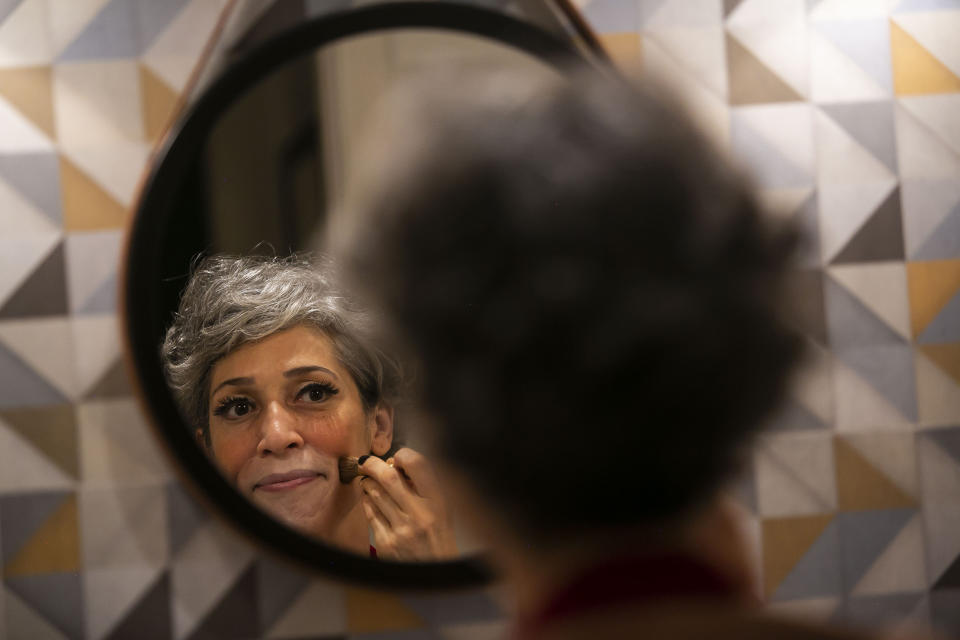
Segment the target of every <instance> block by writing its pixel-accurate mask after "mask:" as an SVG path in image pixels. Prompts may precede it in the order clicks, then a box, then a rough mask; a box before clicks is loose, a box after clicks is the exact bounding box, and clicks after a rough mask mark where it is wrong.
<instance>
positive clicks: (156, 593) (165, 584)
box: [104, 571, 173, 640]
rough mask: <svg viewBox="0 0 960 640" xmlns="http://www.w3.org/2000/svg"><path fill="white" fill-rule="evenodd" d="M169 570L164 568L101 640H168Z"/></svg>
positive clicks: (170, 622) (170, 639) (171, 630)
mask: <svg viewBox="0 0 960 640" xmlns="http://www.w3.org/2000/svg"><path fill="white" fill-rule="evenodd" d="M171 627H173V616H172V615H171V603H170V573H169V572H168V571H164V572H163V573H162V574H160V577H159V578H157V581H156V582H154V583H153V586H152V587H150V589H149V590H148V591H147V592H146V593H145V594H144V595H142V596H140V599H139V600H138V601H137V603H136V604H135V605H134V606H133V607H131V609H130V611H129V612H128V613H127V614H126V615H125V616H124V617H123V620H121V621H120V622H119V623H117V625H116V626H115V627H114V628H113V629H112V630H111V631H110V634H109V635H108V636H106V638H104V640H128V639H129V638H136V639H137V640H172V638H173V629H172V628H171Z"/></svg>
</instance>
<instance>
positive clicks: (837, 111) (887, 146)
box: [820, 101, 897, 173]
mask: <svg viewBox="0 0 960 640" xmlns="http://www.w3.org/2000/svg"><path fill="white" fill-rule="evenodd" d="M820 108H821V109H823V110H824V111H825V112H826V113H827V115H829V116H830V117H831V118H832V119H833V121H834V122H836V123H837V124H839V125H840V126H841V127H842V128H843V130H844V131H846V132H847V133H849V134H850V136H851V137H852V138H853V139H854V140H856V141H857V142H859V143H860V144H862V145H863V146H864V147H865V148H866V149H867V150H868V151H870V153H872V154H873V156H874V157H875V158H876V159H877V160H879V161H880V162H882V163H883V164H885V165H886V166H887V168H888V169H890V171H892V172H893V173H897V142H896V134H895V133H894V132H895V126H894V116H893V103H892V102H886V101H884V102H850V103H841V104H822V105H820Z"/></svg>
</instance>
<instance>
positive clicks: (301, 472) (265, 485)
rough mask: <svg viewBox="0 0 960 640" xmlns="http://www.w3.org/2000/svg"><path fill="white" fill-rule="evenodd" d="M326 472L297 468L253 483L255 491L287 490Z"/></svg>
mask: <svg viewBox="0 0 960 640" xmlns="http://www.w3.org/2000/svg"><path fill="white" fill-rule="evenodd" d="M320 476H324V477H326V476H325V474H323V473H321V472H319V471H312V470H309V469H297V470H296V471H288V472H286V473H271V474H270V475H268V476H266V477H264V478H262V479H261V480H260V481H259V482H257V484H255V485H253V490H254V491H286V490H287V489H294V488H296V487H299V486H301V485H304V484H307V483H308V482H313V481H314V480H316V479H317V478H319V477H320Z"/></svg>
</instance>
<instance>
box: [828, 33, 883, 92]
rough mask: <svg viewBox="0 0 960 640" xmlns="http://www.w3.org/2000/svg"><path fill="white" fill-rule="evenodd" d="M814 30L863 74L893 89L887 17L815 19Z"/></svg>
mask: <svg viewBox="0 0 960 640" xmlns="http://www.w3.org/2000/svg"><path fill="white" fill-rule="evenodd" d="M814 24H815V25H816V29H817V31H819V32H820V33H822V34H823V35H825V36H826V37H827V39H828V40H830V42H832V43H833V44H835V45H836V46H837V48H838V49H840V50H841V51H843V53H844V54H846V55H847V56H848V57H849V58H850V59H851V60H853V61H854V62H856V63H857V66H858V67H860V68H861V69H863V70H864V71H865V72H866V73H867V75H869V76H870V77H871V78H873V79H874V80H876V81H877V83H878V84H879V85H880V86H881V87H883V88H884V89H886V90H887V91H889V92H891V93H892V92H893V73H892V72H891V65H890V25H889V24H888V23H887V20H886V19H885V18H884V19H873V20H838V21H816V22H814Z"/></svg>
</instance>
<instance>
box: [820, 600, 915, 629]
mask: <svg viewBox="0 0 960 640" xmlns="http://www.w3.org/2000/svg"><path fill="white" fill-rule="evenodd" d="M925 595H926V594H925V593H923V592H918V593H885V594H881V595H875V596H858V597H852V598H850V599H849V600H847V601H846V602H844V604H843V606H842V607H841V608H840V609H839V611H837V616H836V618H838V621H842V622H846V623H849V624H857V625H864V626H871V627H879V626H886V627H889V626H890V625H894V624H896V623H898V622H902V621H904V620H906V619H907V618H909V617H910V616H911V614H913V612H914V611H915V610H916V608H917V605H919V604H920V601H921V600H923V598H924V596H925Z"/></svg>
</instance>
